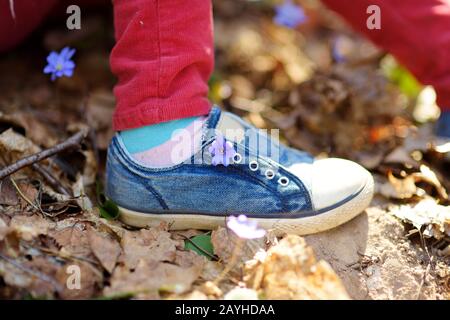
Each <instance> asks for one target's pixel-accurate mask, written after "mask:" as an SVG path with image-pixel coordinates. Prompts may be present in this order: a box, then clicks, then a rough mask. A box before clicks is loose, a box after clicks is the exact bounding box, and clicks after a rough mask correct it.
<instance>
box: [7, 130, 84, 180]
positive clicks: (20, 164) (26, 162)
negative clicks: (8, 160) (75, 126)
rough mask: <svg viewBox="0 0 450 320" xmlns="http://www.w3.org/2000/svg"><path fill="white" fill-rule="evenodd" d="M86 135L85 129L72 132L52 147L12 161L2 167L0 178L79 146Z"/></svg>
mask: <svg viewBox="0 0 450 320" xmlns="http://www.w3.org/2000/svg"><path fill="white" fill-rule="evenodd" d="M86 135H87V131H86V130H82V131H80V132H78V133H76V134H74V135H73V136H71V137H70V138H69V139H67V140H66V141H64V142H61V143H60V144H57V145H56V146H54V147H51V148H49V149H46V150H43V151H41V152H38V153H35V154H33V155H31V156H29V157H26V158H23V159H20V160H19V161H17V162H15V163H13V164H12V165H10V166H7V167H6V168H3V169H2V170H0V180H1V179H3V178H5V177H7V176H9V175H11V174H13V173H15V172H17V171H19V170H20V169H22V168H25V167H27V166H30V165H32V164H33V163H36V162H39V161H41V160H44V159H46V158H48V157H51V156H54V155H55V154H57V153H60V152H62V151H64V150H67V149H71V148H74V147H77V146H79V145H80V143H81V141H82V140H83V139H84V138H85V137H86Z"/></svg>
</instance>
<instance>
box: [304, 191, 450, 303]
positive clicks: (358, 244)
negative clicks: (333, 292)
mask: <svg viewBox="0 0 450 320" xmlns="http://www.w3.org/2000/svg"><path fill="white" fill-rule="evenodd" d="M381 202H382V201H381V200H379V199H376V200H374V201H373V203H372V205H373V206H371V207H369V208H368V209H367V210H366V212H364V213H363V214H361V215H359V216H358V217H356V218H355V219H353V220H352V221H350V222H348V223H346V224H345V225H342V226H340V227H338V228H336V229H333V230H330V231H327V232H323V233H319V234H315V235H309V236H306V237H305V239H306V242H307V243H308V244H309V245H310V246H311V247H313V249H314V251H315V253H316V256H317V258H318V259H324V260H326V261H327V262H329V263H330V264H331V266H332V267H333V269H334V270H335V271H336V273H337V274H338V275H339V276H340V277H341V279H342V281H343V282H344V285H345V287H346V289H347V291H348V293H349V295H350V296H351V297H352V298H353V299H395V300H397V299H448V298H449V296H448V292H449V291H448V283H445V282H448V275H446V274H445V272H446V271H445V269H448V266H447V267H446V266H445V262H444V260H439V259H438V258H437V257H436V256H431V257H432V258H431V260H430V257H429V255H428V254H427V252H426V251H425V250H423V249H422V246H421V245H420V242H419V243H417V244H416V243H414V242H413V241H411V240H409V239H408V238H407V237H406V234H407V232H406V230H405V226H404V224H403V223H402V222H400V221H399V220H398V219H397V218H395V217H393V216H392V215H391V214H389V212H387V211H386V210H383V209H380V208H382V207H383V205H382V204H380V203H381ZM430 261H431V262H430ZM445 278H446V279H447V280H444V279H445Z"/></svg>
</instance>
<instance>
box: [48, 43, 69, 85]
mask: <svg viewBox="0 0 450 320" xmlns="http://www.w3.org/2000/svg"><path fill="white" fill-rule="evenodd" d="M74 54H75V49H71V48H69V47H65V48H64V49H62V50H61V52H60V53H57V52H55V51H52V52H50V54H49V55H48V57H47V62H48V65H47V66H46V67H45V68H44V73H50V74H51V79H52V81H55V80H56V78H61V77H63V76H65V77H71V76H72V75H73V70H74V69H75V62H73V61H72V60H70V59H71V58H72V57H73V55H74Z"/></svg>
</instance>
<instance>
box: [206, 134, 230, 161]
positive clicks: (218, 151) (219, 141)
mask: <svg viewBox="0 0 450 320" xmlns="http://www.w3.org/2000/svg"><path fill="white" fill-rule="evenodd" d="M208 150H209V152H210V153H211V156H212V164H213V165H214V166H217V165H218V164H223V165H224V166H225V167H226V166H228V165H229V164H230V161H231V159H232V158H233V157H234V156H235V155H236V151H235V150H234V148H233V144H232V143H231V142H229V141H226V140H225V138H224V137H223V136H222V135H217V136H216V140H214V141H213V143H212V144H211V146H210V147H209V149H208Z"/></svg>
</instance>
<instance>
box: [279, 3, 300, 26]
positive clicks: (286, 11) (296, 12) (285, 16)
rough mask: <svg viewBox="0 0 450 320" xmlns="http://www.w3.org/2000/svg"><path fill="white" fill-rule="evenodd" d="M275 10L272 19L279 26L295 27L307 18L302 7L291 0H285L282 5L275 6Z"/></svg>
mask: <svg viewBox="0 0 450 320" xmlns="http://www.w3.org/2000/svg"><path fill="white" fill-rule="evenodd" d="M275 12H276V14H275V17H274V18H273V21H274V22H275V23H276V24H278V25H280V26H285V27H288V28H295V27H297V26H298V25H300V24H302V23H304V22H306V20H307V17H306V15H305V12H304V11H303V9H302V7H300V6H298V5H295V4H293V3H292V1H291V0H286V1H285V2H284V3H283V4H282V5H279V6H276V7H275Z"/></svg>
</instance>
